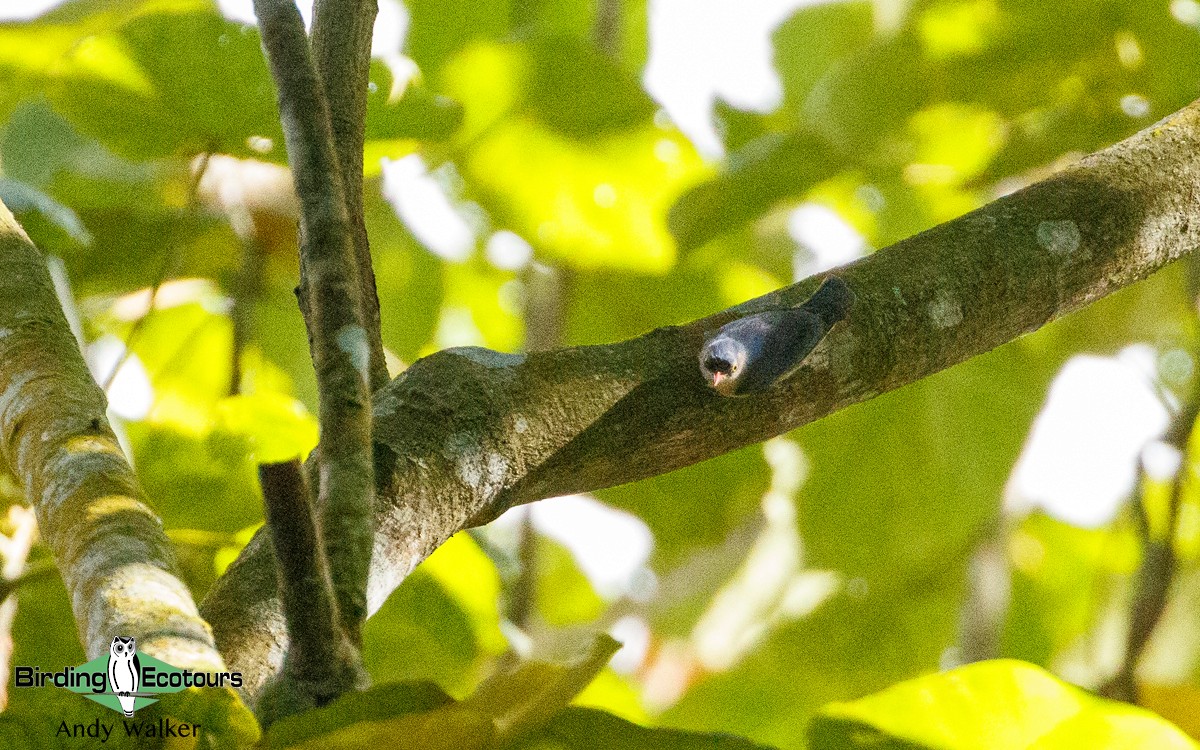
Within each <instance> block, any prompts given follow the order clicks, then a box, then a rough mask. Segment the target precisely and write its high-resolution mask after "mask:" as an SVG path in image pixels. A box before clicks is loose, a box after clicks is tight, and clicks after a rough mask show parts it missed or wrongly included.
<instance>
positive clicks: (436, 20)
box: [405, 0, 513, 81]
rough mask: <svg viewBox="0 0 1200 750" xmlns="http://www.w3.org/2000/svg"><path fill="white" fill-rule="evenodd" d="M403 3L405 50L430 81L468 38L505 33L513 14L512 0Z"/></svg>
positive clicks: (410, 0)
mask: <svg viewBox="0 0 1200 750" xmlns="http://www.w3.org/2000/svg"><path fill="white" fill-rule="evenodd" d="M405 6H407V8H408V13H409V27H408V36H407V41H406V43H405V51H406V52H407V53H408V56H409V57H411V58H412V59H413V60H415V61H416V63H417V65H419V66H420V67H421V70H422V72H424V73H425V75H426V76H427V77H429V78H430V79H432V80H434V81H437V80H438V79H439V74H440V71H441V69H442V66H443V65H445V64H446V62H447V60H448V59H449V58H450V57H452V56H453V55H454V54H455V53H456V52H458V51H459V50H461V49H462V48H464V47H466V46H468V45H469V44H470V43H471V42H475V41H489V40H496V39H500V38H502V37H503V36H504V35H505V34H507V33H508V31H509V29H510V27H511V23H512V17H513V2H512V0H495V1H494V2H477V0H406V2H405Z"/></svg>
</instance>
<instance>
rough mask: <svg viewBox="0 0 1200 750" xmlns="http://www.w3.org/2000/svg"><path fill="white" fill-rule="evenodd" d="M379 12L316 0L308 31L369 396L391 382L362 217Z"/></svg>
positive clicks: (353, 3)
mask: <svg viewBox="0 0 1200 750" xmlns="http://www.w3.org/2000/svg"><path fill="white" fill-rule="evenodd" d="M378 12H379V5H378V3H377V1H376V0H317V2H316V3H315V4H314V6H313V27H312V49H313V62H314V63H315V64H316V71H317V76H318V77H319V78H320V80H321V83H322V85H323V87H324V89H325V97H326V101H327V102H328V104H329V125H330V128H331V131H332V134H333V147H334V152H335V153H336V155H337V161H338V166H339V168H340V170H341V173H342V186H343V190H344V193H343V196H342V198H343V200H344V202H345V206H346V215H347V216H348V217H349V220H350V229H351V238H352V241H353V244H354V256H355V258H356V259H357V262H358V273H359V278H358V287H359V294H358V298H359V304H360V312H361V320H362V321H363V327H364V329H365V330H366V332H367V343H368V346H369V347H370V353H371V358H370V366H369V368H368V371H369V372H370V387H371V392H372V393H373V392H375V391H377V390H379V389H380V388H382V387H383V386H385V385H387V383H388V380H389V378H388V372H387V364H386V363H385V362H384V358H383V339H382V337H381V334H380V326H379V297H378V294H377V292H376V289H375V270H374V267H373V266H372V264H371V246H370V243H369V242H368V239H367V225H366V222H365V220H364V218H363V176H362V175H363V142H364V131H365V128H366V115H367V86H368V84H369V82H370V73H371V32H372V30H373V28H374V25H375V15H376V14H377V13H378Z"/></svg>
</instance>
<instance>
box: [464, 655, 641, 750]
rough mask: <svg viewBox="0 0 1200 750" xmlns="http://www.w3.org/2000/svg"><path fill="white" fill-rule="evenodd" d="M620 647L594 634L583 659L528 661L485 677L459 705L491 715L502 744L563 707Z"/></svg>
mask: <svg viewBox="0 0 1200 750" xmlns="http://www.w3.org/2000/svg"><path fill="white" fill-rule="evenodd" d="M620 648H621V644H620V643H618V642H616V641H615V640H613V639H612V638H610V637H609V636H607V635H601V636H598V637H597V638H596V641H595V643H594V644H593V645H592V649H591V653H589V654H588V655H587V656H586V657H584V658H583V659H581V660H579V661H577V662H574V663H572V664H566V665H559V664H544V663H540V662H528V663H526V664H523V665H521V666H520V667H518V668H517V669H516V671H514V672H510V673H508V674H501V675H496V676H493V677H491V678H489V679H488V680H487V681H485V682H484V683H483V684H482V685H480V686H479V689H478V690H476V691H475V693H474V694H473V695H472V696H471V697H470V698H468V699H466V700H465V701H463V702H462V704H460V705H462V706H463V707H464V708H467V709H470V710H472V711H475V712H477V713H479V714H482V715H484V716H490V717H492V721H493V722H494V723H495V726H496V738H497V744H504V743H505V742H507V741H510V740H513V739H516V738H517V737H520V736H521V735H523V734H526V733H527V732H530V731H532V730H534V729H537V728H538V727H539V726H541V725H542V724H544V723H546V722H547V721H548V720H549V719H550V718H551V717H553V716H554V715H555V714H557V713H558V712H559V711H561V710H562V709H563V708H565V707H566V705H567V704H568V703H570V702H571V699H572V698H574V697H575V696H576V695H578V694H579V691H581V690H583V688H584V687H586V686H587V684H588V683H589V682H591V681H592V679H593V678H594V677H595V676H596V675H597V674H599V672H600V670H601V669H603V668H604V665H605V664H607V663H608V660H609V659H611V658H612V655H613V654H615V653H616V652H617V651H618V650H619V649H620Z"/></svg>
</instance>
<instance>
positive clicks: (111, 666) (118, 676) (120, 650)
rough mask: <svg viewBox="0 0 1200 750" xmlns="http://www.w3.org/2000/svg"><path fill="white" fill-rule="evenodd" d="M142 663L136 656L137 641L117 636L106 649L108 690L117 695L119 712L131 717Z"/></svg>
mask: <svg viewBox="0 0 1200 750" xmlns="http://www.w3.org/2000/svg"><path fill="white" fill-rule="evenodd" d="M141 675H142V663H141V660H140V659H138V655H137V641H135V640H134V639H133V638H129V637H126V636H120V635H118V636H117V637H116V638H113V639H112V644H111V645H110V646H109V647H108V689H109V690H110V691H112V692H114V693H116V694H117V700H118V701H120V702H121V710H122V711H124V712H125V715H126V716H133V704H134V703H135V702H136V701H137V696H135V695H133V693H136V692H137V689H138V683H139V682H140V681H141Z"/></svg>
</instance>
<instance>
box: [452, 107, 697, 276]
mask: <svg viewBox="0 0 1200 750" xmlns="http://www.w3.org/2000/svg"><path fill="white" fill-rule="evenodd" d="M702 173H703V165H702V163H701V161H700V158H699V156H698V155H697V154H696V153H695V151H694V150H693V149H692V147H691V145H690V144H689V143H688V142H687V141H686V140H685V139H684V138H683V137H682V136H680V135H679V134H678V133H675V132H664V131H661V130H659V129H658V128H656V127H654V126H653V125H649V124H648V125H645V126H643V127H641V128H639V129H637V130H634V131H630V132H628V133H621V134H619V135H614V136H610V137H607V138H602V139H599V140H595V141H589V142H586V143H581V142H579V141H576V140H574V139H571V138H567V137H565V136H563V135H560V134H559V133H557V132H556V131H553V130H550V129H549V128H547V127H545V126H542V125H540V124H539V123H538V122H536V121H531V120H526V119H523V118H512V119H509V120H507V121H505V122H502V123H501V124H498V125H496V126H495V127H494V128H492V129H491V130H490V131H489V134H488V136H487V137H486V138H484V139H483V140H482V141H481V142H479V143H477V145H476V146H475V147H474V148H473V149H472V151H471V153H470V155H469V157H468V160H467V162H466V165H465V174H464V176H465V177H466V178H467V181H468V188H469V190H470V191H471V192H472V193H473V194H475V195H476V196H478V197H479V199H480V202H481V203H483V204H484V206H485V208H487V209H488V211H489V212H490V213H491V214H492V216H493V217H494V218H495V219H496V220H497V222H498V223H499V224H501V225H502V226H504V227H505V228H508V229H511V230H512V231H514V232H516V233H517V234H520V235H521V236H523V237H528V238H530V241H531V243H532V244H533V245H534V247H535V249H536V250H538V251H539V252H540V253H541V254H542V255H543V257H544V258H546V259H547V260H553V261H554V262H555V263H558V264H562V265H568V266H571V267H574V268H580V269H595V268H600V267H608V268H624V269H628V270H637V271H640V272H642V273H663V272H665V271H667V270H668V269H670V268H671V266H672V265H674V263H675V247H674V243H673V242H672V241H671V237H670V236H669V235H668V233H667V226H666V222H665V221H664V220H663V214H664V213H665V211H666V209H667V206H669V205H670V203H671V201H672V200H674V199H675V198H676V197H677V196H678V195H679V193H680V192H681V191H682V190H683V189H684V188H685V187H686V186H687V185H689V184H690V183H692V182H694V181H695V180H696V179H697V178H698V177H699V176H700V175H701V174H702Z"/></svg>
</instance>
